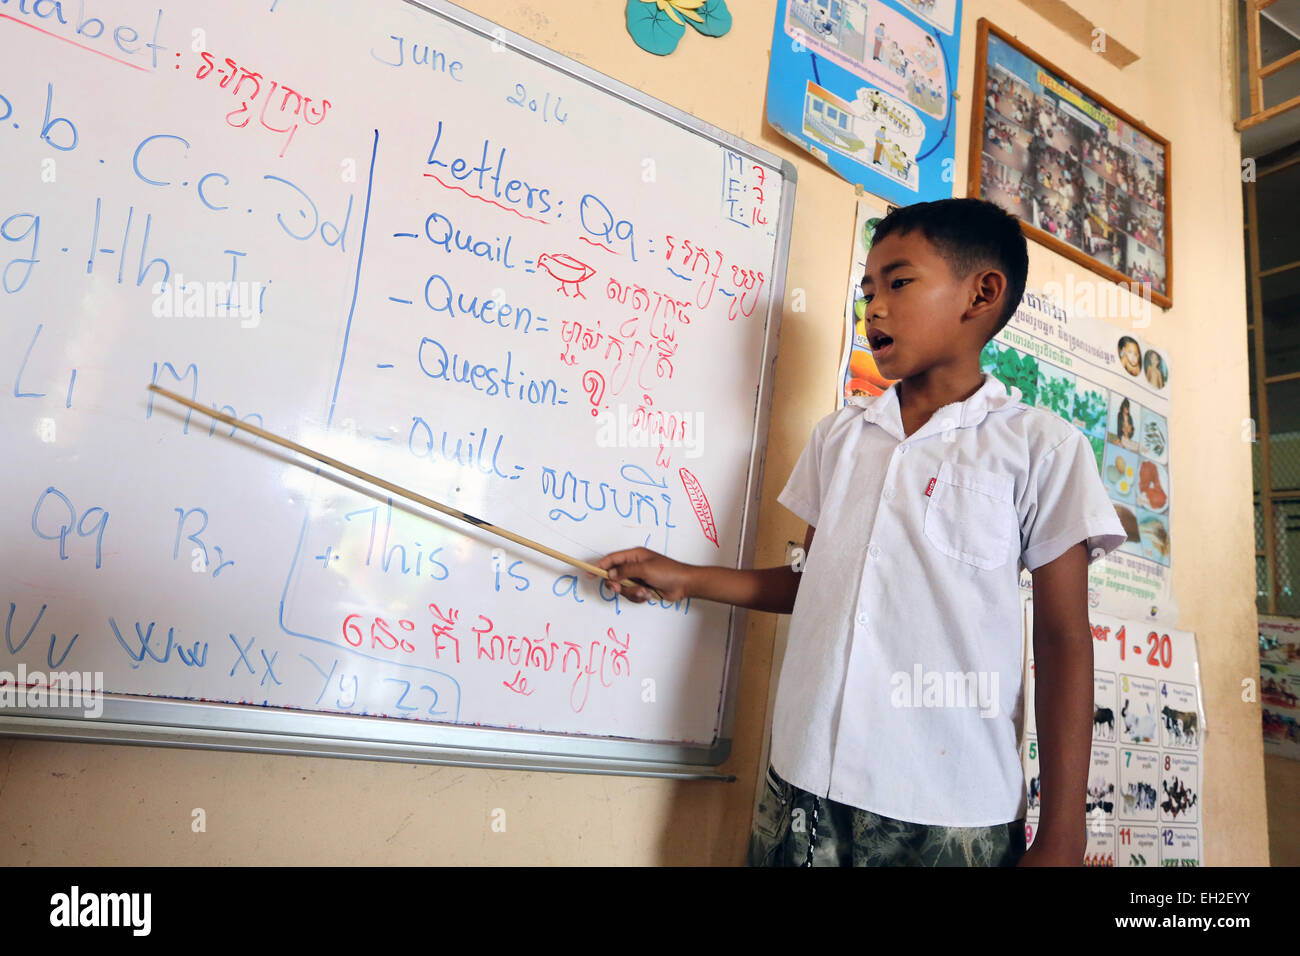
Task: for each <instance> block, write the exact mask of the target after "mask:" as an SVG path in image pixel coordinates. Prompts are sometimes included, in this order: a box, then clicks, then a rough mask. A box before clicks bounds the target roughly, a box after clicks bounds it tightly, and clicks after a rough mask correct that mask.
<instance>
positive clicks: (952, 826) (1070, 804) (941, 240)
mask: <svg viewBox="0 0 1300 956" xmlns="http://www.w3.org/2000/svg"><path fill="white" fill-rule="evenodd" d="M1027 269H1028V257H1027V252H1026V247H1025V240H1024V237H1023V236H1022V235H1021V232H1020V226H1019V223H1018V221H1017V220H1016V219H1014V218H1013V217H1011V216H1009V215H1007V214H1006V213H1005V212H1003V211H1002V210H1001V209H999V208H998V207H997V206H994V205H993V204H991V203H987V202H983V201H981V200H975V199H948V200H942V201H940V202H933V203H920V204H917V205H913V206H907V207H904V208H902V209H899V210H896V211H895V212H893V213H891V214H890V215H889V216H887V217H885V219H883V220H882V221H881V222H880V224H879V225H878V226H877V227H876V233H875V238H874V241H873V244H872V247H871V252H870V255H869V256H868V257H867V269H866V275H865V277H864V279H863V282H862V291H863V295H864V296H865V298H866V300H867V305H866V319H867V335H868V338H869V340H870V342H871V348H872V354H873V356H874V358H875V360H876V364H877V365H878V366H879V368H880V371H881V373H882V374H883V375H884V376H885V377H886V378H890V379H896V380H897V381H895V383H894V384H893V385H891V386H890V387H889V388H888V389H887V390H886V391H885V392H884V393H883V394H882V395H879V396H876V397H857V398H853V399H851V400H850V401H849V403H848V404H847V405H846V407H844V408H843V409H841V410H839V411H837V412H834V413H832V414H830V415H828V416H826V417H825V418H823V419H822V420H821V421H820V422H818V423H817V425H816V427H815V428H814V429H813V433H812V438H811V440H810V441H809V443H808V446H807V447H806V448H805V449H804V451H803V454H802V455H801V456H800V458H799V460H798V462H797V463H796V464H795V467H794V472H793V474H792V475H791V477H790V480H789V482H788V483H787V485H786V487H785V490H784V491H782V492H781V494H780V496H779V497H778V499H777V500H778V501H780V502H781V503H782V504H784V505H785V506H786V507H787V508H789V509H790V510H791V511H793V512H794V513H795V514H797V515H799V516H800V517H801V518H803V519H805V520H806V521H807V523H808V530H807V533H806V535H805V538H804V550H805V553H806V555H807V557H806V563H805V564H804V565H803V568H802V571H796V570H794V569H793V568H788V567H780V568H767V569H762V570H747V569H740V570H734V569H730V568H722V567H696V566H693V565H686V564H682V563H680V562H676V561H672V560H670V559H669V558H667V557H664V556H663V555H659V554H656V553H655V552H653V551H649V550H647V549H645V548H633V549H631V550H628V551H617V552H614V553H612V554H609V555H606V556H605V557H604V558H602V559H601V560H600V561H599V562H598V564H599V565H600V566H601V567H602V568H605V569H606V570H608V571H610V572H611V577H612V578H613V579H615V580H617V579H620V578H628V577H637V578H640V579H641V580H642V581H645V582H646V583H648V584H649V585H651V586H652V587H654V588H657V589H658V590H659V591H660V592H662V594H663V596H664V598H665V599H666V600H668V601H675V600H678V599H679V598H680V597H682V596H684V595H688V594H689V595H692V596H695V597H702V598H705V599H708V600H714V601H723V602H726V603H730V604H735V605H740V606H743V607H749V608H754V609H757V610H761V611H771V612H776V613H791V612H793V617H792V618H791V621H790V636H789V643H788V646H787V649H786V653H785V659H784V661H783V664H782V668H781V678H780V683H779V685H778V688H777V696H776V703H775V711H774V717H773V727H772V748H771V765H770V766H769V769H768V787H767V790H766V791H765V792H764V794H763V796H762V799H761V801H760V813H759V817H758V819H757V821H756V825H755V828H754V832H753V834H752V836H751V843H750V862H751V863H754V864H763V863H769V864H770V863H795V864H799V863H802V864H804V865H812V864H813V863H819V864H820V863H828V864H831V865H834V864H836V863H839V864H841V865H845V864H853V865H890V864H920V865H949V864H955V865H962V864H965V865H1004V866H1005V865H1015V864H1017V862H1019V864H1020V865H1071V866H1077V865H1079V864H1080V863H1081V862H1082V860H1083V855H1084V851H1085V848H1086V842H1087V834H1086V830H1085V827H1086V820H1085V815H1084V801H1085V795H1086V789H1087V774H1088V762H1089V757H1090V755H1091V740H1092V714H1093V679H1092V637H1091V632H1090V629H1089V624H1088V605H1087V565H1088V563H1089V561H1090V560H1096V558H1098V557H1100V556H1102V555H1103V554H1105V553H1107V552H1109V551H1112V550H1114V549H1115V548H1116V547H1118V546H1119V545H1120V544H1121V543H1123V541H1124V540H1125V538H1126V535H1125V533H1124V529H1123V526H1122V525H1121V524H1120V522H1119V519H1118V517H1117V516H1116V513H1115V510H1114V507H1113V506H1112V505H1111V503H1110V500H1109V498H1108V497H1107V495H1106V492H1105V489H1104V487H1103V486H1102V483H1101V478H1100V476H1099V475H1098V473H1097V464H1096V458H1095V457H1094V455H1093V451H1092V447H1091V445H1090V444H1089V442H1088V440H1087V438H1085V436H1084V435H1083V433H1082V432H1080V431H1079V430H1078V429H1076V428H1074V427H1073V426H1072V425H1071V424H1070V423H1068V422H1066V421H1064V420H1062V419H1060V418H1058V417H1057V416H1055V415H1053V414H1052V413H1050V412H1047V411H1044V410H1042V409H1036V408H1030V407H1028V406H1026V405H1024V404H1023V403H1021V402H1020V400H1019V399H1020V393H1019V391H1018V390H1015V392H1014V394H1013V395H1011V396H1008V395H1007V391H1006V388H1005V387H1004V386H1003V385H1002V383H1001V382H999V381H998V380H997V379H995V378H993V377H992V376H991V375H988V374H982V373H981V371H980V352H981V350H982V348H983V346H984V345H985V343H986V342H988V340H989V339H991V338H992V337H993V336H994V335H996V334H997V332H999V331H1000V330H1001V329H1002V327H1003V326H1004V325H1006V323H1007V321H1008V319H1010V317H1011V315H1012V314H1013V313H1014V312H1015V309H1016V306H1017V305H1018V304H1019V302H1020V297H1021V295H1022V293H1023V291H1024V284H1025V275H1026V272H1027ZM814 532H816V534H815V536H814ZM1017 555H1018V556H1019V560H1018V561H1015V560H1012V559H1013V558H1015V557H1017ZM1021 565H1023V566H1024V567H1025V568H1027V569H1028V570H1029V571H1031V572H1032V573H1033V582H1034V603H1033V608H1034V613H1033V617H1034V621H1033V635H1034V638H1033V639H1034V658H1035V670H1036V674H1035V676H1036V684H1037V696H1036V698H1035V703H1036V710H1035V712H1036V715H1037V725H1038V739H1039V747H1040V748H1041V756H1040V772H1041V776H1040V783H1041V805H1040V820H1039V828H1038V831H1037V833H1036V834H1035V839H1034V845H1033V848H1032V849H1030V850H1029V852H1028V853H1025V852H1024V845H1025V830H1024V820H1023V817H1024V813H1025V809H1026V801H1025V780H1024V773H1023V770H1022V769H1021V763H1020V758H1019V755H1018V752H1017V741H1018V738H1019V737H1020V735H1021V729H1022V728H1021V720H1020V709H1019V705H1020V703H1021V700H1020V686H1021V676H1022V667H1021V645H1022V637H1021V631H1022V626H1021V614H1020V593H1019V569H1020V566H1021ZM611 586H612V587H613V588H614V589H615V590H616V591H619V590H621V591H622V593H623V595H624V596H625V597H627V598H628V599H629V600H631V601H641V600H644V599H645V597H646V595H647V593H648V592H647V591H646V590H645V589H644V588H630V587H629V588H626V589H622V588H620V586H619V585H617V584H613V585H611ZM778 771H779V773H778ZM795 809H798V810H801V811H802V814H801V815H800V817H799V818H798V819H800V822H801V823H802V824H803V825H802V826H792V825H791V824H792V819H794V817H793V811H794V810H795Z"/></svg>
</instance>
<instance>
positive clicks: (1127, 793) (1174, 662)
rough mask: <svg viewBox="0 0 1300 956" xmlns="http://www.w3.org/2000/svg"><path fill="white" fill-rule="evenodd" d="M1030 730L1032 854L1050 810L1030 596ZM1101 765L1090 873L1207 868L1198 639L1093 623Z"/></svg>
mask: <svg viewBox="0 0 1300 956" xmlns="http://www.w3.org/2000/svg"><path fill="white" fill-rule="evenodd" d="M1024 603H1025V623H1026V631H1025V632H1026V637H1027V640H1026V647H1027V649H1028V652H1029V658H1028V662H1027V665H1026V667H1025V683H1024V688H1025V694H1024V697H1025V724H1024V729H1025V733H1024V741H1023V747H1022V750H1021V757H1022V759H1023V761H1024V765H1025V780H1026V782H1027V785H1028V803H1027V810H1026V817H1025V830H1026V840H1027V842H1028V843H1029V844H1031V845H1032V843H1033V838H1034V834H1035V833H1036V831H1037V829H1038V823H1039V810H1040V807H1041V801H1042V796H1043V794H1042V789H1041V786H1040V778H1039V768H1040V766H1041V761H1042V757H1043V752H1042V747H1043V742H1042V741H1041V740H1040V739H1039V736H1038V733H1037V728H1036V723H1035V715H1034V704H1035V701H1034V676H1035V675H1034V658H1033V643H1032V639H1030V632H1031V627H1032V621H1033V598H1032V597H1031V596H1030V595H1025V602H1024ZM1090 623H1091V627H1092V637H1093V641H1092V647H1093V718H1092V760H1091V763H1090V765H1089V769H1088V784H1087V794H1086V799H1085V803H1084V812H1085V813H1086V814H1087V819H1088V849H1087V852H1086V855H1085V857H1084V864H1085V865H1086V866H1121V867H1145V866H1201V865H1202V864H1203V862H1204V860H1203V857H1202V850H1201V847H1202V840H1201V833H1202V829H1201V824H1202V801H1201V784H1202V780H1203V777H1204V753H1205V715H1204V710H1203V707H1202V703H1201V701H1202V698H1201V682H1200V676H1199V668H1198V666H1197V659H1196V635H1195V634H1193V633H1192V632H1190V631H1180V630H1177V629H1175V628H1168V627H1157V626H1155V625H1153V624H1150V623H1147V622H1143V621H1140V620H1139V621H1135V620H1131V619H1124V618H1118V617H1111V616H1110V615H1108V614H1100V613H1096V612H1093V613H1092V614H1091V615H1090Z"/></svg>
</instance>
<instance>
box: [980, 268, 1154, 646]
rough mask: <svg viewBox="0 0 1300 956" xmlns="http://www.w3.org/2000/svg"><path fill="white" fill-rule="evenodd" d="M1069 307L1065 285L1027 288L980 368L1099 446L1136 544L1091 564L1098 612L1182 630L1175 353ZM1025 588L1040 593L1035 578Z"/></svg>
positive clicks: (1096, 450) (1106, 481) (1109, 489)
mask: <svg viewBox="0 0 1300 956" xmlns="http://www.w3.org/2000/svg"><path fill="white" fill-rule="evenodd" d="M1101 284H1102V283H1093V284H1091V285H1086V286H1084V288H1092V286H1093V285H1101ZM1064 288H1065V289H1066V290H1067V291H1068V290H1070V289H1071V288H1072V284H1071V283H1067V284H1066V285H1065V287H1064ZM1064 301H1071V300H1070V299H1067V298H1066V296H1064V295H1063V294H1062V288H1061V287H1059V284H1058V286H1053V285H1051V284H1049V285H1048V286H1047V287H1045V289H1042V290H1039V289H1032V288H1031V289H1026V290H1025V296H1024V298H1023V299H1022V300H1021V303H1020V307H1019V308H1018V309H1017V310H1016V313H1015V315H1013V316H1012V317H1011V320H1010V321H1009V322H1008V323H1007V325H1006V327H1005V328H1003V330H1002V331H1001V332H999V333H998V334H997V335H996V336H995V337H994V338H993V339H992V340H991V341H990V342H989V343H988V344H987V345H986V346H985V347H984V351H983V353H982V354H981V356H980V368H981V371H986V372H989V373H990V374H992V375H993V376H994V377H995V378H998V379H1000V380H1001V381H1002V383H1003V384H1004V385H1006V386H1007V389H1008V392H1010V393H1011V394H1014V392H1011V390H1012V389H1017V390H1019V392H1020V400H1021V401H1022V402H1024V403H1025V404H1026V405H1030V406H1035V407H1038V408H1044V409H1047V410H1048V411H1050V412H1052V413H1053V414H1056V415H1059V416H1060V417H1061V418H1064V419H1065V420H1066V421H1068V422H1070V423H1071V424H1072V425H1074V426H1075V427H1076V428H1078V429H1079V430H1081V431H1082V432H1083V433H1084V435H1086V436H1087V438H1088V442H1089V443H1090V444H1091V445H1092V451H1093V455H1094V456H1095V457H1096V459H1097V472H1098V474H1099V475H1100V476H1101V481H1102V484H1103V485H1104V486H1105V488H1106V493H1107V494H1108V495H1109V496H1110V500H1111V504H1112V505H1114V507H1115V512H1116V514H1118V515H1119V520H1120V523H1121V524H1122V525H1123V526H1124V530H1125V531H1126V532H1127V533H1128V540H1126V541H1125V542H1124V543H1123V544H1121V545H1120V546H1119V548H1118V549H1117V550H1115V551H1112V552H1111V553H1110V554H1108V555H1106V557H1104V558H1102V559H1101V560H1099V561H1094V562H1093V563H1091V564H1090V565H1089V566H1088V604H1089V607H1090V608H1092V609H1093V610H1097V611H1105V612H1107V613H1109V614H1118V615H1121V616H1124V617H1131V618H1136V619H1139V620H1152V621H1156V620H1159V621H1165V622H1169V623H1173V622H1174V621H1176V620H1177V619H1178V605H1177V602H1176V601H1175V599H1174V594H1173V578H1172V576H1171V574H1170V570H1171V567H1172V561H1173V540H1172V538H1171V536H1170V527H1171V523H1170V515H1171V513H1172V510H1173V486H1172V484H1171V482H1170V467H1169V466H1170V462H1171V460H1172V459H1171V458H1170V455H1169V377H1170V375H1171V370H1170V362H1169V352H1168V350H1167V349H1165V348H1162V347H1156V346H1155V345H1153V344H1151V343H1150V342H1148V341H1146V339H1145V338H1144V337H1143V336H1141V335H1139V334H1138V333H1137V332H1136V331H1129V330H1128V329H1127V328H1126V327H1125V326H1119V325H1114V324H1111V323H1110V322H1103V321H1101V320H1099V319H1095V318H1092V317H1090V315H1088V314H1087V311H1085V309H1086V307H1087V305H1088V303H1086V302H1084V303H1082V304H1081V305H1082V307H1079V308H1073V307H1072V308H1071V309H1069V310H1067V309H1066V308H1065V307H1064V306H1063V305H1061V303H1062V302H1064ZM1073 302H1074V304H1079V303H1078V300H1077V299H1074V300H1073ZM1136 324H1137V323H1136V322H1132V321H1130V322H1128V323H1126V325H1127V326H1129V327H1131V326H1134V325H1136ZM1020 585H1021V587H1022V588H1029V587H1031V585H1032V578H1031V576H1030V573H1029V572H1028V571H1022V572H1021V575H1020Z"/></svg>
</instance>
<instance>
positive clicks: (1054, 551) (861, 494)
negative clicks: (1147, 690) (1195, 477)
mask: <svg viewBox="0 0 1300 956" xmlns="http://www.w3.org/2000/svg"><path fill="white" fill-rule="evenodd" d="M983 379H984V381H983V384H982V386H981V387H980V389H979V390H978V391H977V392H975V394H973V395H972V396H970V397H969V398H968V399H966V400H965V401H963V402H954V403H952V404H949V405H945V406H943V407H942V408H940V409H938V410H937V411H936V412H935V413H934V414H933V415H932V416H931V418H930V420H929V421H928V422H926V423H925V424H924V425H923V426H922V427H921V428H919V429H917V430H916V431H915V432H914V433H913V434H912V435H910V436H905V435H904V433H903V423H902V418H901V416H900V411H899V404H898V389H897V387H894V386H891V387H890V388H889V389H888V390H886V391H885V392H884V393H883V394H882V395H879V396H876V397H874V398H854V399H852V400H851V401H850V403H849V404H848V405H846V406H845V407H844V408H842V409H840V410H839V411H837V412H834V413H832V414H830V415H828V416H826V417H825V418H824V419H822V420H821V421H820V422H818V423H817V425H816V427H815V428H814V429H813V433H812V437H811V439H810V440H809V442H808V445H807V447H806V448H805V449H804V451H803V454H802V455H800V457H799V460H798V462H797V463H796V464H795V467H794V472H793V473H792V474H791V476H790V480H789V482H788V483H787V484H786V486H785V489H784V490H783V491H782V492H781V494H780V495H779V496H778V498H777V500H778V501H780V502H781V503H782V504H783V505H785V506H786V507H787V508H789V509H790V510H791V511H793V512H794V513H795V514H797V515H798V516H799V517H800V518H802V519H804V520H805V521H807V522H808V523H809V524H810V525H812V526H813V527H815V528H816V531H817V533H816V536H815V537H814V539H813V545H812V549H811V551H810V552H809V554H808V555H807V557H806V560H805V564H804V568H803V579H802V580H801V582H800V585H799V594H798V598H797V599H796V601H795V605H794V610H793V616H792V617H791V620H790V632H789V641H788V643H787V647H786V652H785V659H784V661H783V663H782V666H781V677H780V681H779V684H778V687H777V697H776V704H775V708H774V717H773V726H772V748H771V762H772V765H773V767H774V768H775V769H776V772H777V773H778V774H780V775H781V776H782V777H784V778H785V779H786V780H788V781H790V782H791V783H793V784H794V785H795V786H798V787H801V788H802V789H804V790H808V791H810V792H812V793H815V794H820V795H822V796H825V797H827V798H828V799H831V800H835V801H837V802H840V803H846V804H849V805H851V806H855V807H861V808H863V809H866V810H871V811H874V812H876V813H879V814H881V815H883V816H887V817H893V818H894V819H898V820H906V821H909V822H913V823H922V824H927V825H932V826H934V825H942V826H963V827H965V826H969V827H975V826H994V825H997V824H1001V823H1007V822H1009V821H1011V820H1015V819H1018V818H1020V817H1022V816H1024V813H1025V803H1026V801H1025V782H1024V772H1023V770H1022V769H1021V764H1020V757H1019V754H1018V750H1017V745H1018V741H1019V738H1020V734H1021V725H1022V717H1021V696H1022V695H1021V692H1020V684H1021V676H1022V673H1021V672H1022V667H1021V660H1022V647H1023V634H1022V622H1021V608H1020V587H1019V576H1020V568H1021V567H1022V566H1023V567H1025V568H1027V569H1029V570H1030V571H1033V570H1035V569H1037V568H1038V567H1040V566H1041V565H1043V564H1046V563H1048V562H1049V561H1052V560H1054V559H1055V558H1058V557H1060V555H1062V554H1063V553H1064V552H1065V551H1066V549H1068V548H1069V547H1071V546H1072V545H1075V544H1078V543H1079V542H1081V541H1083V542H1086V546H1087V548H1088V554H1089V563H1091V562H1092V561H1094V560H1096V559H1097V558H1098V557H1101V556H1102V555H1104V554H1106V553H1108V552H1110V551H1113V550H1114V549H1115V548H1117V547H1119V545H1120V544H1122V543H1123V542H1124V540H1125V538H1126V535H1125V532H1124V528H1123V526H1122V525H1121V524H1120V521H1119V517H1118V516H1117V515H1116V513H1115V509H1114V506H1113V505H1112V504H1111V502H1110V499H1109V498H1108V497H1107V494H1106V490H1105V488H1104V487H1103V485H1102V482H1101V476H1100V475H1099V474H1098V468H1097V459H1096V457H1095V456H1094V454H1093V450H1092V446H1091V445H1090V443H1089V441H1088V439H1087V438H1086V437H1085V436H1084V434H1083V433H1082V432H1081V431H1079V430H1078V429H1077V428H1075V427H1074V426H1072V425H1071V424H1070V423H1069V422H1066V421H1064V420H1063V419H1061V418H1059V417H1057V416H1056V415H1053V414H1052V413H1051V412H1048V411H1045V410H1043V409H1037V408H1031V407H1029V406H1027V405H1025V404H1024V403H1023V402H1021V401H1020V392H1019V390H1018V389H1014V390H1013V394H1012V395H1010V396H1008V395H1007V390H1006V387H1005V386H1004V385H1003V384H1002V383H1001V382H1000V381H999V380H997V379H996V378H994V377H993V376H992V375H989V374H987V373H985V374H984V376H983Z"/></svg>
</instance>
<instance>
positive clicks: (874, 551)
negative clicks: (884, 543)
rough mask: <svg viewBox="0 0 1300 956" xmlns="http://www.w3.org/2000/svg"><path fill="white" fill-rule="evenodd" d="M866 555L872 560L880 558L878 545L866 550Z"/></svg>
mask: <svg viewBox="0 0 1300 956" xmlns="http://www.w3.org/2000/svg"><path fill="white" fill-rule="evenodd" d="M867 553H868V554H870V555H871V556H872V557H873V558H878V557H880V545H878V544H873V545H872V546H871V547H869V548H867Z"/></svg>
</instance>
